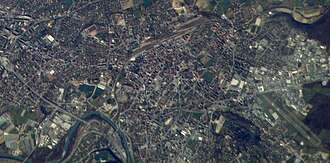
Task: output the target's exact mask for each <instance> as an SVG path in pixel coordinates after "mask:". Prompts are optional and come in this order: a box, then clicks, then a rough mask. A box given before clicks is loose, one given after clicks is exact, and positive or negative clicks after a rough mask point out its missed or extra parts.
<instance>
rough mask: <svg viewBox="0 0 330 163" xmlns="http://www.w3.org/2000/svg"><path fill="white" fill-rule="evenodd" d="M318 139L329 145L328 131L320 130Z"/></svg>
mask: <svg viewBox="0 0 330 163" xmlns="http://www.w3.org/2000/svg"><path fill="white" fill-rule="evenodd" d="M319 138H320V139H321V140H322V141H324V142H326V143H330V130H326V129H322V130H321V132H320V134H319Z"/></svg>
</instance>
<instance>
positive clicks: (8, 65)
mask: <svg viewBox="0 0 330 163" xmlns="http://www.w3.org/2000/svg"><path fill="white" fill-rule="evenodd" d="M0 64H1V65H2V66H3V67H4V68H5V69H6V70H7V71H8V72H10V73H13V74H14V75H15V76H16V77H17V78H18V79H19V80H20V81H21V82H22V83H23V84H24V86H25V87H26V88H27V89H29V90H30V91H31V92H32V93H33V94H34V95H36V96H37V97H38V98H39V99H41V100H42V101H44V102H46V103H47V104H49V105H50V106H52V107H54V108H56V109H57V110H58V111H60V112H62V113H64V114H67V115H69V116H71V117H72V118H75V119H77V120H79V121H81V122H83V123H87V122H86V121H84V120H82V119H81V118H80V117H78V116H76V115H73V114H72V113H70V112H68V111H66V110H64V109H63V108H62V107H60V106H59V105H58V104H57V103H55V102H53V101H51V100H49V99H47V98H45V97H43V96H42V95H41V94H39V93H38V92H37V91H35V90H34V89H33V88H31V87H30V86H29V84H28V83H27V81H25V80H24V78H23V77H22V75H20V74H19V73H18V72H16V71H15V70H14V66H13V65H12V64H11V63H10V62H9V60H8V59H7V58H5V57H1V58H0Z"/></svg>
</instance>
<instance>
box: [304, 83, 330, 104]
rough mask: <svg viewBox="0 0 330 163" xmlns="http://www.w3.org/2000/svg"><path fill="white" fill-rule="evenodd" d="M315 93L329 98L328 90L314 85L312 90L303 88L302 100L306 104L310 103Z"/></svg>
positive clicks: (329, 92)
mask: <svg viewBox="0 0 330 163" xmlns="http://www.w3.org/2000/svg"><path fill="white" fill-rule="evenodd" d="M316 93H320V94H323V95H326V96H328V97H330V89H329V88H327V87H324V86H322V85H321V84H315V85H314V86H313V87H312V88H303V95H304V100H305V101H306V102H308V101H310V100H311V99H312V98H313V97H314V95H315V94H316Z"/></svg>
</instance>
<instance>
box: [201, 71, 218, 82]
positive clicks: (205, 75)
mask: <svg viewBox="0 0 330 163" xmlns="http://www.w3.org/2000/svg"><path fill="white" fill-rule="evenodd" d="M202 76H203V78H204V79H205V80H206V81H207V82H209V83H210V82H211V81H212V80H213V78H214V77H215V76H214V75H213V74H211V73H210V72H209V71H205V72H204V73H203V75H202Z"/></svg>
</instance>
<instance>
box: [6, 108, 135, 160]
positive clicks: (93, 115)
mask: <svg viewBox="0 0 330 163" xmlns="http://www.w3.org/2000/svg"><path fill="white" fill-rule="evenodd" d="M92 118H100V119H102V120H104V121H105V122H107V123H108V124H109V125H110V126H111V127H112V128H113V129H114V130H115V131H117V132H118V135H119V137H120V141H121V144H122V146H123V148H124V149H125V154H126V162H127V163H131V162H132V157H131V153H130V152H129V148H128V145H127V140H126V137H125V134H124V133H123V132H122V131H121V130H120V129H119V128H117V126H116V124H115V123H113V122H112V121H111V120H110V119H109V118H108V117H106V116H104V115H103V114H101V113H99V112H89V113H86V114H85V115H83V116H82V117H81V119H83V120H90V119H92ZM80 123H81V122H80V121H79V120H78V121H76V122H75V123H74V124H73V125H72V127H71V128H70V130H69V132H68V135H67V136H66V137H65V138H63V139H65V144H64V148H63V149H64V150H63V151H62V155H61V158H60V159H58V160H53V161H47V162H56V163H58V162H61V161H63V160H64V159H65V158H66V157H67V156H68V155H69V154H70V153H67V150H68V148H69V146H70V144H71V143H73V142H72V141H73V140H74V139H73V138H74V137H75V136H76V135H75V133H76V131H77V130H78V128H79V126H80ZM100 150H106V151H108V152H110V154H112V155H113V156H114V158H115V159H116V160H117V161H118V162H122V160H120V158H119V157H118V156H116V155H115V154H114V153H113V152H112V150H111V149H109V148H106V149H100ZM97 151H98V150H97ZM95 152H96V151H95ZM0 158H6V159H11V160H16V161H19V162H22V161H23V160H24V158H22V157H19V156H14V155H9V154H0ZM26 162H27V163H29V162H31V161H30V160H28V161H26Z"/></svg>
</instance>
